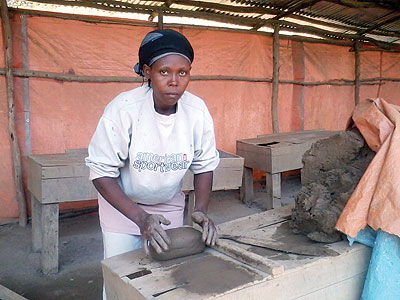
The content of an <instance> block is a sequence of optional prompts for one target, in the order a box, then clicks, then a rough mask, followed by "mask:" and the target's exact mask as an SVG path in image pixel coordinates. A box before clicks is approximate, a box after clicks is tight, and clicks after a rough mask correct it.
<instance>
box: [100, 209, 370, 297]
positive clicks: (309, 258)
mask: <svg viewBox="0 0 400 300" xmlns="http://www.w3.org/2000/svg"><path fill="white" fill-rule="evenodd" d="M292 208H293V206H285V207H281V208H278V209H272V210H269V211H266V212H263V213H259V214H255V215H252V216H247V217H243V218H240V219H237V220H233V221H230V222H227V223H224V224H220V225H219V226H218V231H219V234H220V236H222V237H223V236H225V237H233V238H236V239H240V237H243V238H244V239H247V240H245V242H246V243H243V241H242V242H241V243H238V242H236V241H235V240H231V239H229V240H228V239H225V238H224V239H221V240H220V245H219V246H218V247H216V248H215V249H212V248H207V249H206V251H205V252H203V253H201V254H197V255H192V256H187V257H182V258H178V259H173V260H169V261H164V262H157V261H153V260H151V259H150V258H148V257H146V256H145V254H144V251H143V250H142V249H139V250H135V251H131V252H128V253H125V254H121V255H118V256H115V257H111V258H108V259H105V260H103V261H102V267H103V276H104V282H105V286H106V292H107V299H108V300H117V299H124V300H134V299H135V300H145V299H153V300H155V299H157V300H175V299H191V300H208V299H221V300H222V299H224V300H225V299H229V300H235V299H237V300H241V299H246V300H252V299H254V300H259V299H273V300H292V299H302V300H321V299H324V300H359V299H360V295H361V292H362V286H363V282H364V278H365V275H366V272H367V269H368V264H369V258H370V254H371V249H370V248H369V247H367V246H364V245H362V244H357V243H356V244H354V245H353V246H352V247H349V246H348V244H347V242H346V241H340V242H337V243H332V244H321V243H315V242H312V241H311V240H308V238H307V237H305V236H302V235H294V234H292V233H291V232H290V229H289V227H288V218H289V216H290V214H291V210H292ZM260 243H261V244H263V247H260V246H256V245H255V244H258V245H260Z"/></svg>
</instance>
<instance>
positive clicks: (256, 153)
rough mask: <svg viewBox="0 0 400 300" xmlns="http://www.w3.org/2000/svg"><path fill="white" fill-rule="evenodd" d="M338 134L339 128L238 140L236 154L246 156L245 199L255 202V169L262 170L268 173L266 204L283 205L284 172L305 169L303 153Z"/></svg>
mask: <svg viewBox="0 0 400 300" xmlns="http://www.w3.org/2000/svg"><path fill="white" fill-rule="evenodd" d="M335 133H337V131H326V130H305V131H298V132H288V133H277V134H268V135H259V136H258V137H257V138H251V139H244V140H238V141H236V154H237V155H239V156H240V157H243V158H244V170H243V185H242V188H241V191H240V192H241V199H242V200H243V201H244V202H246V203H251V202H252V201H253V199H254V190H253V169H257V170H262V171H265V175H266V176H265V183H266V192H267V205H266V207H267V208H268V209H271V208H277V207H280V206H281V173H282V172H285V171H291V170H297V169H301V168H302V167H303V163H302V158H303V154H304V153H305V152H306V151H307V150H308V149H310V148H311V145H312V144H313V143H314V142H316V141H317V140H319V139H323V138H327V137H329V136H331V135H333V134H335Z"/></svg>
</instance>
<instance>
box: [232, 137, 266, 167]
mask: <svg viewBox="0 0 400 300" xmlns="http://www.w3.org/2000/svg"><path fill="white" fill-rule="evenodd" d="M236 152H237V154H238V155H240V156H242V157H244V166H245V167H247V168H252V169H257V170H263V171H266V170H267V169H269V165H270V163H271V150H270V149H268V148H266V147H265V149H262V147H258V146H257V145H245V146H244V145H243V144H238V146H237V148H236Z"/></svg>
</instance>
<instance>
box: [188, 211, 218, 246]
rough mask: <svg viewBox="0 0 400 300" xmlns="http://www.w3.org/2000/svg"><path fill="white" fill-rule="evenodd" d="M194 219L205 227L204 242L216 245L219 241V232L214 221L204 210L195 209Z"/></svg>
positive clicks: (208, 244)
mask: <svg viewBox="0 0 400 300" xmlns="http://www.w3.org/2000/svg"><path fill="white" fill-rule="evenodd" d="M192 220H193V222H195V223H197V224H199V225H200V226H201V227H202V228H203V237H202V239H203V242H205V243H206V245H207V246H215V244H216V243H218V233H217V228H216V227H215V225H214V222H213V221H212V220H211V219H210V218H209V217H208V216H207V215H206V214H205V213H203V212H202V211H194V212H193V213H192Z"/></svg>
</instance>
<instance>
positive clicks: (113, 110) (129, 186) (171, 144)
mask: <svg viewBox="0 0 400 300" xmlns="http://www.w3.org/2000/svg"><path fill="white" fill-rule="evenodd" d="M88 150H89V156H88V157H87V158H86V165H87V166H88V167H89V168H90V180H93V179H96V178H99V177H114V178H117V181H118V183H119V185H120V186H121V188H122V190H123V191H124V192H125V193H126V195H127V196H129V197H130V198H131V199H132V201H134V202H136V203H139V204H145V205H154V204H160V203H166V202H169V201H171V200H172V199H173V198H174V197H175V196H176V195H177V194H178V193H181V188H182V179H183V176H184V175H185V173H186V171H187V169H188V168H190V169H191V170H192V171H193V173H194V174H198V173H204V172H208V171H213V170H214V169H215V168H216V167H217V165H218V163H219V156H218V151H217V150H216V145H215V136H214V126H213V121H212V118H211V116H210V114H209V112H208V109H207V107H206V105H205V103H204V102H203V100H201V99H200V98H198V97H196V96H194V95H193V94H191V93H189V92H185V93H184V94H183V95H182V97H181V99H180V100H179V101H178V105H177V110H176V113H175V114H172V115H169V116H164V115H161V114H158V113H157V112H156V111H155V109H154V102H153V90H152V89H151V88H149V87H147V86H142V87H139V88H136V89H133V90H130V91H127V92H124V93H121V94H120V95H118V96H117V97H116V98H115V99H114V100H113V101H111V102H110V103H109V104H108V105H107V107H106V108H105V111H104V114H103V116H102V117H101V119H100V121H99V124H98V126H97V129H96V131H95V133H94V135H93V137H92V140H91V142H90V145H89V149H88Z"/></svg>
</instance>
